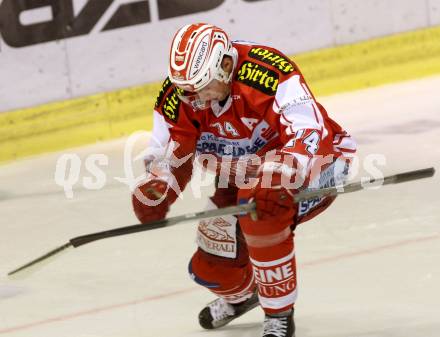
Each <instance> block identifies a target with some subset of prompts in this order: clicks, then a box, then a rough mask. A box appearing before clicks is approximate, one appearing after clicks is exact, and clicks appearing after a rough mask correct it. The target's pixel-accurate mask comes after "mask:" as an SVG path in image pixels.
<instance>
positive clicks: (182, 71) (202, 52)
mask: <svg viewBox="0 0 440 337" xmlns="http://www.w3.org/2000/svg"><path fill="white" fill-rule="evenodd" d="M225 55H228V56H230V57H232V59H233V61H234V67H235V64H236V62H237V51H236V50H235V48H234V47H233V46H232V43H231V41H230V40H229V38H228V35H227V34H226V33H225V32H224V31H223V30H222V29H220V28H218V27H216V26H213V25H210V24H206V23H197V24H193V25H186V26H184V27H182V28H181V29H179V30H178V31H177V33H176V35H175V36H174V38H173V42H172V45H171V52H170V62H169V67H168V75H169V78H170V80H171V82H173V83H174V84H175V85H176V86H178V87H179V88H181V89H183V90H185V91H190V92H195V91H199V90H201V89H203V88H204V87H205V86H206V85H207V84H208V83H209V82H211V81H212V80H213V79H217V80H219V81H223V82H226V83H228V82H229V81H230V80H231V78H232V72H231V73H230V74H227V73H226V72H225V71H223V69H222V67H221V63H222V60H223V56H225Z"/></svg>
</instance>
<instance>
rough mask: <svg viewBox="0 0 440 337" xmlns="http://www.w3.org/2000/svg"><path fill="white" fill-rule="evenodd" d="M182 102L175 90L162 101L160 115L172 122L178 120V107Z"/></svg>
mask: <svg viewBox="0 0 440 337" xmlns="http://www.w3.org/2000/svg"><path fill="white" fill-rule="evenodd" d="M181 102H182V101H181V100H180V99H179V97H178V96H177V88H175V89H174V90H173V91H171V92H170V93H169V94H168V95H167V96H166V97H165V100H164V101H163V105H162V113H163V114H164V116H165V117H166V118H168V119H169V120H170V121H172V122H177V120H178V119H179V107H180V103H181Z"/></svg>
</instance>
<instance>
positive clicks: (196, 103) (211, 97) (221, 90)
mask: <svg viewBox="0 0 440 337" xmlns="http://www.w3.org/2000/svg"><path fill="white" fill-rule="evenodd" d="M230 91H231V89H230V84H227V83H224V82H220V81H218V80H212V81H211V82H210V83H208V84H207V85H206V86H205V87H204V88H203V89H201V90H198V91H195V92H188V91H184V93H183V94H182V95H179V98H180V99H181V100H182V101H184V102H185V103H187V104H189V105H191V106H192V107H193V108H194V109H196V110H203V109H206V108H208V107H209V106H210V103H211V101H223V100H224V99H225V98H226V97H228V95H229V93H230Z"/></svg>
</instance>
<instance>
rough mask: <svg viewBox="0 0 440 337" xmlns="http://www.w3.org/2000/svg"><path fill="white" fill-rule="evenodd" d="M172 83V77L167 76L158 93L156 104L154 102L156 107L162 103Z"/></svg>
mask: <svg viewBox="0 0 440 337" xmlns="http://www.w3.org/2000/svg"><path fill="white" fill-rule="evenodd" d="M171 85H172V83H171V81H170V78H169V77H167V78H166V79H165V81H163V83H162V87H161V88H160V91H159V95H157V98H156V104H154V106H155V107H156V108H157V107H159V105H160V103H162V100H163V97H164V95H165V94H166V92H167V91H168V89H169V88H170V87H171Z"/></svg>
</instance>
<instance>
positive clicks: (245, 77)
mask: <svg viewBox="0 0 440 337" xmlns="http://www.w3.org/2000/svg"><path fill="white" fill-rule="evenodd" d="M235 79H236V80H237V81H238V82H242V83H244V84H245V85H247V86H249V87H252V88H255V89H257V90H259V91H261V92H262V93H264V94H266V95H269V96H275V94H276V92H277V88H278V82H279V76H278V73H277V72H276V71H273V70H270V69H268V68H266V67H263V66H262V65H260V64H258V63H254V62H250V61H244V62H243V63H242V64H241V66H240V69H239V70H238V72H237V75H236V77H235Z"/></svg>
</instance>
